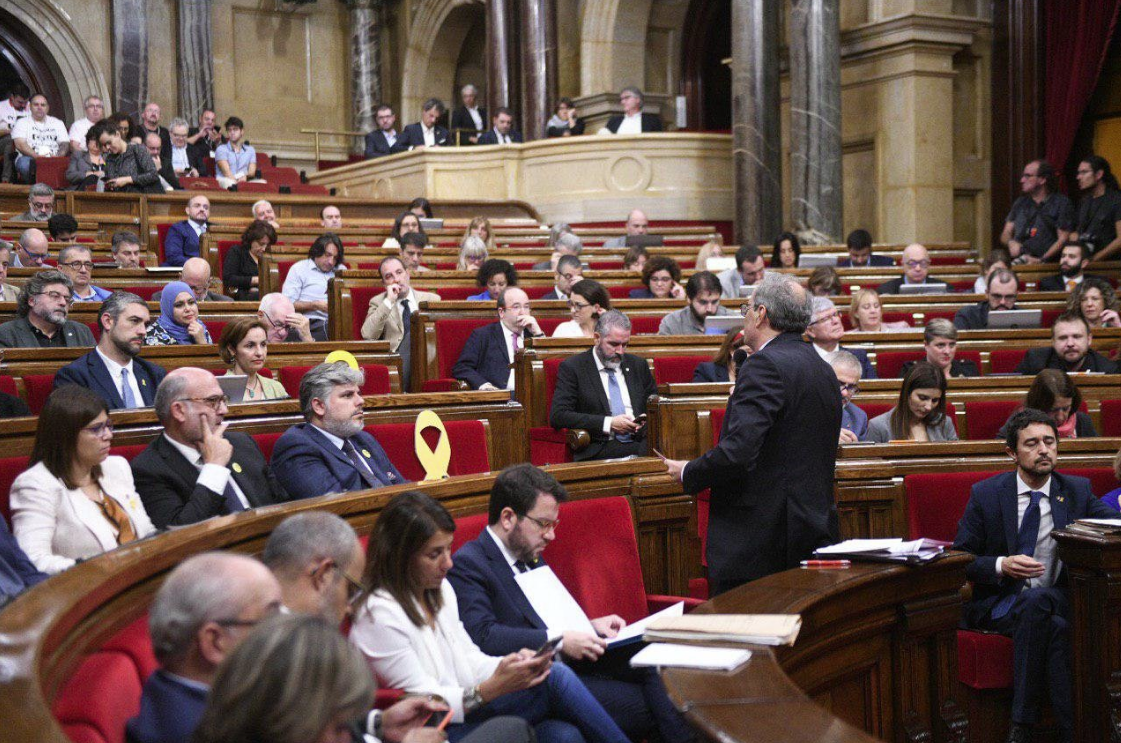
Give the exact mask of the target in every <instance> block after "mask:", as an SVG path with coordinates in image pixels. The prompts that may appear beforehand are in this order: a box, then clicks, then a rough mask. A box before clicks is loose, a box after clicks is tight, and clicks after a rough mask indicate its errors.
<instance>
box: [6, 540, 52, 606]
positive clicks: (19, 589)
mask: <svg viewBox="0 0 1121 743" xmlns="http://www.w3.org/2000/svg"><path fill="white" fill-rule="evenodd" d="M46 579H47V574H46V573H42V572H40V571H39V569H38V568H36V567H35V565H34V563H32V562H31V559H30V558H29V557H28V556H27V554H26V553H25V552H24V551H23V550H22V549H21V548H20V546H19V543H18V542H17V541H16V538H15V537H14V536H12V532H11V531H10V530H9V529H8V522H7V521H5V520H4V519H2V518H0V606H3V605H4V604H6V603H8V602H9V601H11V600H12V599H14V598H15V597H16V596H18V595H20V594H21V593H23V592H24V591H25V590H27V589H28V588H31V587H32V586H34V585H36V584H38V583H42V582H43V581H45V580H46Z"/></svg>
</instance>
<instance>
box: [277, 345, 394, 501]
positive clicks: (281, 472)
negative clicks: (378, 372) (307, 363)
mask: <svg viewBox="0 0 1121 743" xmlns="http://www.w3.org/2000/svg"><path fill="white" fill-rule="evenodd" d="M363 382H365V375H364V374H363V373H362V372H361V370H358V369H351V368H350V367H349V366H347V365H346V364H345V363H342V362H336V363H330V364H329V363H324V364H320V365H319V366H317V367H315V368H314V369H312V370H311V371H309V372H308V373H307V374H305V375H304V378H303V379H302V380H301V381H300V410H302V411H303V414H304V419H305V420H306V421H307V423H298V424H296V425H294V426H292V427H291V428H289V429H288V430H287V431H285V432H284V434H283V435H282V436H281V437H280V438H279V439H277V442H276V447H275V448H274V449H273V454H272V471H273V474H275V475H276V479H277V481H278V482H280V484H281V486H282V487H283V488H284V489H285V491H287V493H288V495H289V496H290V497H291V498H293V499H295V498H314V497H315V496H317V495H323V494H324V493H345V492H347V491H350V490H365V489H367V488H381V487H385V486H388V485H399V484H401V483H403V482H408V480H407V479H405V477H404V476H403V475H402V474H401V473H400V472H398V471H397V468H396V467H394V466H393V463H392V462H390V461H389V457H387V456H386V454H385V451H384V450H382V448H381V444H379V443H378V441H377V439H375V438H374V437H373V435H371V434H369V433H367V432H366V431H363V430H362V420H363V417H362V403H363V399H362V393H361V391H360V388H361V387H362V384H363Z"/></svg>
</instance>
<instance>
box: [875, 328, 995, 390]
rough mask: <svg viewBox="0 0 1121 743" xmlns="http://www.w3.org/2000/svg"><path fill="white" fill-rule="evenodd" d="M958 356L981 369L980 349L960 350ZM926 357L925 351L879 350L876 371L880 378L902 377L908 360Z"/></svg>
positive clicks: (918, 359)
mask: <svg viewBox="0 0 1121 743" xmlns="http://www.w3.org/2000/svg"><path fill="white" fill-rule="evenodd" d="M885 319H886V318H885ZM956 356H957V358H959V359H963V360H965V361H972V362H973V363H974V364H975V365H976V366H977V369H978V371H980V369H981V352H980V351H958V352H957V354H956ZM925 358H926V352H925V351H878V352H877V353H876V373H877V374H878V375H879V377H880V379H888V378H891V377H902V376H903V365H904V364H906V363H907V362H908V361H922V360H923V359H925Z"/></svg>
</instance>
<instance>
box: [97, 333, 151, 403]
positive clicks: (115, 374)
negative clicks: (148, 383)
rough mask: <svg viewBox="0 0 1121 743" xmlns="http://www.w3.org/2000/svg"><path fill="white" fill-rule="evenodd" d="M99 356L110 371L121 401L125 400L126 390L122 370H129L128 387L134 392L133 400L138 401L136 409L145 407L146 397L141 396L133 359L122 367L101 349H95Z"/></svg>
mask: <svg viewBox="0 0 1121 743" xmlns="http://www.w3.org/2000/svg"><path fill="white" fill-rule="evenodd" d="M94 350H95V351H97V355H98V356H100V357H101V361H102V363H103V364H105V368H106V369H108V370H109V377H110V378H111V379H112V380H113V384H114V385H115V386H116V388H117V394H119V395H120V396H121V400H122V401H123V400H124V399H125V388H124V384H123V381H122V379H121V370H122V369H128V386H129V389H131V390H132V394H133V398H132V399H133V400H135V401H136V407H138V408H142V407H144V396H143V395H141V394H140V384H139V383H138V382H137V381H136V371H135V370H134V369H133V364H132V359H129V360H128V363H127V364H125V365H124V366H121V365H120V364H118V363H117V362H116V361H113V359H111V358H109V357H108V356H106V355H105V354H103V353H102V352H101V349H100V348H94Z"/></svg>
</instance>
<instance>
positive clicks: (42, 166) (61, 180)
mask: <svg viewBox="0 0 1121 743" xmlns="http://www.w3.org/2000/svg"><path fill="white" fill-rule="evenodd" d="M69 165H70V157H69V156H66V155H64V156H62V157H37V158H35V180H36V181H37V182H39V183H46V184H47V185H48V186H50V187H51V188H55V189H58V190H62V189H65V188H68V187H69V186H70V184H69V183H67V182H66V168H67V166H69Z"/></svg>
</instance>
